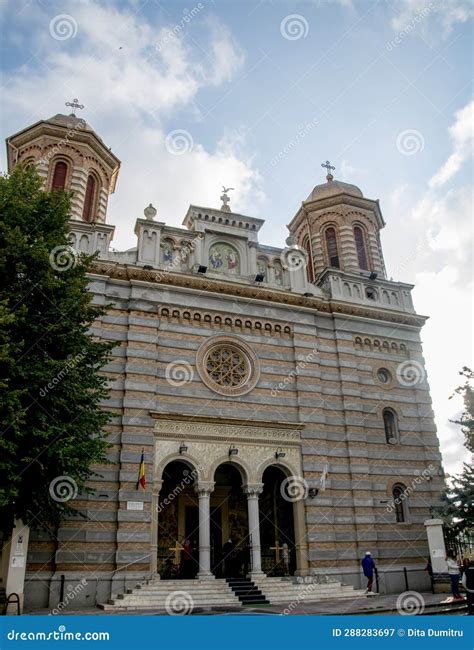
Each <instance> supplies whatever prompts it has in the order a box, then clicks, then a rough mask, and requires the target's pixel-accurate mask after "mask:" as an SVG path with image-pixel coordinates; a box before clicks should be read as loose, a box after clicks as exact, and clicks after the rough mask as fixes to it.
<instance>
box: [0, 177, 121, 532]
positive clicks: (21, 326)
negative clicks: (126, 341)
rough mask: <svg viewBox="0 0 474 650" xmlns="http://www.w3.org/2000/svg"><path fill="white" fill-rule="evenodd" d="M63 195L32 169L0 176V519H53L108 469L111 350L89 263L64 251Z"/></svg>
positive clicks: (66, 206) (66, 213) (7, 523)
mask: <svg viewBox="0 0 474 650" xmlns="http://www.w3.org/2000/svg"><path fill="white" fill-rule="evenodd" d="M69 212H70V196H69V195H67V194H65V193H64V192H51V193H49V192H44V191H42V189H41V179H40V178H39V177H38V175H37V173H36V171H35V170H34V169H33V168H31V167H30V168H23V167H21V166H18V167H17V168H16V169H15V170H14V171H13V173H12V174H11V176H10V177H1V178H0V377H1V379H0V426H1V437H0V519H1V521H2V525H3V528H5V529H7V530H8V528H9V527H11V524H12V521H13V517H19V518H22V519H23V521H25V522H28V523H30V524H32V525H34V526H40V525H42V524H45V523H46V522H53V521H58V520H59V518H60V517H61V515H63V514H64V513H65V512H68V511H70V510H71V508H70V503H69V498H70V497H74V496H75V494H76V493H77V490H79V491H86V492H87V491H91V490H90V488H88V487H87V486H86V482H87V480H88V479H89V478H90V477H91V476H92V475H93V473H94V472H93V470H92V465H93V464H95V463H104V462H106V450H107V447H108V443H107V441H106V436H105V434H104V433H103V427H104V425H105V424H106V423H107V421H108V419H109V417H110V416H109V414H108V413H107V412H106V411H104V410H103V408H102V407H101V403H102V402H103V400H104V399H105V398H106V397H107V395H108V388H107V380H106V378H105V377H104V376H103V375H101V374H100V373H99V371H100V369H101V368H102V367H103V366H104V364H105V363H106V362H107V360H108V358H109V355H110V349H111V347H112V345H111V344H109V343H105V342H102V341H98V340H95V339H94V338H93V337H92V335H91V334H90V327H91V326H92V324H93V323H94V321H96V320H97V319H98V318H100V317H101V315H102V314H103V313H104V311H105V307H97V306H95V305H93V304H92V294H91V293H90V292H89V291H88V289H87V286H88V279H87V275H86V274H87V271H88V269H89V268H90V265H91V263H92V261H93V256H80V257H77V256H76V255H75V254H73V251H72V249H70V248H69V246H68V240H67V236H68V220H69Z"/></svg>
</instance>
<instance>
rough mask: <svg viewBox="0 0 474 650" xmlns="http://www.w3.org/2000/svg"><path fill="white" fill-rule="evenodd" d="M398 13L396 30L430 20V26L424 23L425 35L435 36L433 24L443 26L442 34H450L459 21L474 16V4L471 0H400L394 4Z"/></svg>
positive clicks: (465, 20)
mask: <svg viewBox="0 0 474 650" xmlns="http://www.w3.org/2000/svg"><path fill="white" fill-rule="evenodd" d="M394 7H395V9H396V15H395V16H394V17H393V19H392V26H393V28H394V29H395V30H396V31H405V30H406V29H407V27H408V26H410V25H413V26H415V25H417V24H418V23H421V21H422V20H423V21H424V20H425V19H426V20H427V21H429V22H430V24H431V26H430V28H428V26H427V25H426V24H424V25H423V33H424V35H425V36H431V37H432V36H433V27H432V25H433V24H435V25H436V24H437V25H439V26H440V27H441V30H442V35H443V36H444V37H446V36H448V35H449V34H450V33H451V31H452V29H453V27H454V26H455V25H456V24H458V23H461V24H462V23H465V22H467V21H468V20H470V19H471V18H473V17H474V4H473V3H472V1H471V0H398V2H396V3H395V5H394Z"/></svg>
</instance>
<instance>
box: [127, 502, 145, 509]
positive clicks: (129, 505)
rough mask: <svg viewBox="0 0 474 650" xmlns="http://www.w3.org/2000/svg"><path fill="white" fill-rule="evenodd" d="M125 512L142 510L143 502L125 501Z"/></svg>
mask: <svg viewBox="0 0 474 650" xmlns="http://www.w3.org/2000/svg"><path fill="white" fill-rule="evenodd" d="M127 510H143V501H127Z"/></svg>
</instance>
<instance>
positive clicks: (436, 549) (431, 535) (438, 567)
mask: <svg viewBox="0 0 474 650" xmlns="http://www.w3.org/2000/svg"><path fill="white" fill-rule="evenodd" d="M425 526H426V535H427V536H428V546H429V549H430V558H431V566H432V567H433V573H434V574H436V573H447V572H448V565H447V563H446V547H445V545H444V535H443V521H442V520H441V519H427V520H426V521H425Z"/></svg>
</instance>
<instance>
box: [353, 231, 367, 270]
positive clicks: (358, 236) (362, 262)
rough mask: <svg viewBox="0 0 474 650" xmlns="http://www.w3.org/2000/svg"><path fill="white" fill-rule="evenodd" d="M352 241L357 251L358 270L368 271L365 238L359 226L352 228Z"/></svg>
mask: <svg viewBox="0 0 474 650" xmlns="http://www.w3.org/2000/svg"><path fill="white" fill-rule="evenodd" d="M354 239H355V245H356V250H357V259H358V260H359V268H360V269H362V270H364V271H368V269H369V265H368V262H367V251H366V248H365V237H364V233H363V231H362V228H361V227H360V226H354Z"/></svg>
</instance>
